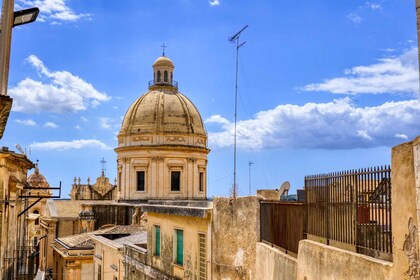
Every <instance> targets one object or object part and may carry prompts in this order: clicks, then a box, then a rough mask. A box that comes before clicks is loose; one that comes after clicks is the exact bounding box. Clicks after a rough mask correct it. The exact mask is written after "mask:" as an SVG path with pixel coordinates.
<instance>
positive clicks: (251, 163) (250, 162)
mask: <svg viewBox="0 0 420 280" xmlns="http://www.w3.org/2000/svg"><path fill="white" fill-rule="evenodd" d="M253 164H254V163H253V162H252V161H249V162H248V166H249V179H248V181H249V195H251V165H253Z"/></svg>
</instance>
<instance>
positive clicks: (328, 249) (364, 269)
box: [296, 240, 401, 280]
mask: <svg viewBox="0 0 420 280" xmlns="http://www.w3.org/2000/svg"><path fill="white" fill-rule="evenodd" d="M391 277H392V263H390V262H386V261H382V260H378V259H375V258H372V257H368V256H364V255H361V254H357V253H353V252H349V251H345V250H342V249H338V248H334V247H332V246H328V245H325V244H322V243H318V242H314V241H310V240H302V241H300V243H299V256H298V267H297V278H296V279H298V280H318V279H323V280H337V279H346V280H352V279H355V280H356V279H375V280H381V279H384V280H385V279H391ZM400 279H401V278H400Z"/></svg>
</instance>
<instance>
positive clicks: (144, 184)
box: [136, 170, 146, 192]
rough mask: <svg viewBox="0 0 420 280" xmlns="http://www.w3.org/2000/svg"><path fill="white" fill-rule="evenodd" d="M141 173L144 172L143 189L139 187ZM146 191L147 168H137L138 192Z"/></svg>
mask: <svg viewBox="0 0 420 280" xmlns="http://www.w3.org/2000/svg"><path fill="white" fill-rule="evenodd" d="M139 173H143V189H142V190H140V189H139ZM145 191H146V170H136V192H145Z"/></svg>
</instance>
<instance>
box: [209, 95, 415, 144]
mask: <svg viewBox="0 0 420 280" xmlns="http://www.w3.org/2000/svg"><path fill="white" fill-rule="evenodd" d="M207 120H211V121H212V122H214V120H222V121H219V122H217V123H219V124H220V131H218V132H209V143H210V147H226V146H231V145H232V144H233V130H234V128H233V123H231V122H227V123H226V122H224V120H225V119H224V118H222V117H220V116H214V117H213V116H212V117H210V118H209V119H207ZM419 131H420V101H419V100H407V101H399V102H386V103H384V104H382V105H380V106H376V107H356V106H355V105H354V104H353V103H352V102H351V100H350V98H348V97H346V98H342V99H337V100H334V101H332V102H328V103H319V104H316V103H307V104H304V105H303V106H297V105H290V104H287V105H279V106H277V107H276V108H274V109H271V110H267V111H261V112H259V113H257V114H256V115H255V117H254V118H252V119H249V120H243V121H239V122H238V124H237V135H238V138H237V144H238V147H240V148H245V149H270V148H308V149H317V148H322V149H353V148H369V147H377V146H392V145H395V144H398V143H400V141H401V139H408V138H414V137H415V136H416V135H418V132H419Z"/></svg>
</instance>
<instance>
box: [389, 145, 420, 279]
mask: <svg viewBox="0 0 420 280" xmlns="http://www.w3.org/2000/svg"><path fill="white" fill-rule="evenodd" d="M419 144H420V138H417V139H416V140H414V141H412V142H407V143H404V144H401V145H398V146H395V147H394V148H393V149H392V178H391V180H392V181H391V182H392V214H391V218H392V235H393V254H394V256H393V257H394V259H393V262H394V266H395V267H394V272H393V273H394V279H419V277H420V266H419V259H418V258H419V240H418V229H419V226H418V223H419V222H418V217H417V211H418V209H420V205H418V204H420V201H419V202H417V201H416V200H418V199H416V198H418V197H420V196H419V195H420V190H417V193H416V175H415V168H414V151H415V150H418V147H419Z"/></svg>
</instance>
